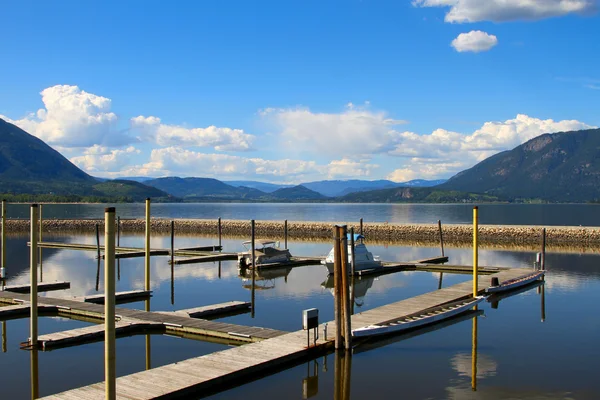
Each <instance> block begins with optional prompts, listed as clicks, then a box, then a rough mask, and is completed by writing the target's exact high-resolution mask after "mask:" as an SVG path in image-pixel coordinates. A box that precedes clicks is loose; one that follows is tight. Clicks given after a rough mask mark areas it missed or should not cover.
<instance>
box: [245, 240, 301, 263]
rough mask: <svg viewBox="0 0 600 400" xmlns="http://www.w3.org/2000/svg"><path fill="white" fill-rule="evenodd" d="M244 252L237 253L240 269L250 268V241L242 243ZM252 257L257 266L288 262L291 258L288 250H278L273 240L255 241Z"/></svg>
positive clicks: (277, 245)
mask: <svg viewBox="0 0 600 400" xmlns="http://www.w3.org/2000/svg"><path fill="white" fill-rule="evenodd" d="M242 244H243V246H244V247H245V248H246V251H244V252H241V253H238V264H239V266H240V267H242V268H246V267H249V266H252V241H251V240H247V241H245V242H244V243H242ZM254 248H255V250H254V255H255V263H256V265H257V266H260V265H265V264H277V263H286V262H289V261H290V259H291V258H292V255H291V254H290V251H289V250H288V249H280V248H279V242H276V241H274V240H255V241H254Z"/></svg>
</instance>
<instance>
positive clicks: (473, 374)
mask: <svg viewBox="0 0 600 400" xmlns="http://www.w3.org/2000/svg"><path fill="white" fill-rule="evenodd" d="M475 310H477V306H475ZM477 320H478V317H477V316H475V317H473V329H472V335H471V337H472V341H473V343H472V346H471V389H472V390H473V391H474V392H476V391H477Z"/></svg>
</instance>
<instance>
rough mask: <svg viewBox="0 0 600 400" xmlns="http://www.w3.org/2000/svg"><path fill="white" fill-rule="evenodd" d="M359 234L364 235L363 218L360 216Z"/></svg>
mask: <svg viewBox="0 0 600 400" xmlns="http://www.w3.org/2000/svg"><path fill="white" fill-rule="evenodd" d="M360 234H361V236H362V235H364V233H363V219H362V218H361V219H360Z"/></svg>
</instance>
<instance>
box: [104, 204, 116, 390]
mask: <svg viewBox="0 0 600 400" xmlns="http://www.w3.org/2000/svg"><path fill="white" fill-rule="evenodd" d="M114 226H115V208H114V207H108V208H106V209H105V210H104V385H105V396H106V400H114V399H115V398H116V349H115V336H116V335H115V234H114Z"/></svg>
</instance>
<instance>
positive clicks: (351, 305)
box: [350, 227, 356, 315]
mask: <svg viewBox="0 0 600 400" xmlns="http://www.w3.org/2000/svg"><path fill="white" fill-rule="evenodd" d="M354 250H355V249H354V227H352V228H350V257H351V258H352V263H351V264H350V266H351V270H350V286H351V291H350V314H351V315H354V279H355V276H354V275H355V274H356V260H355V257H354V254H355V251H354Z"/></svg>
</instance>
